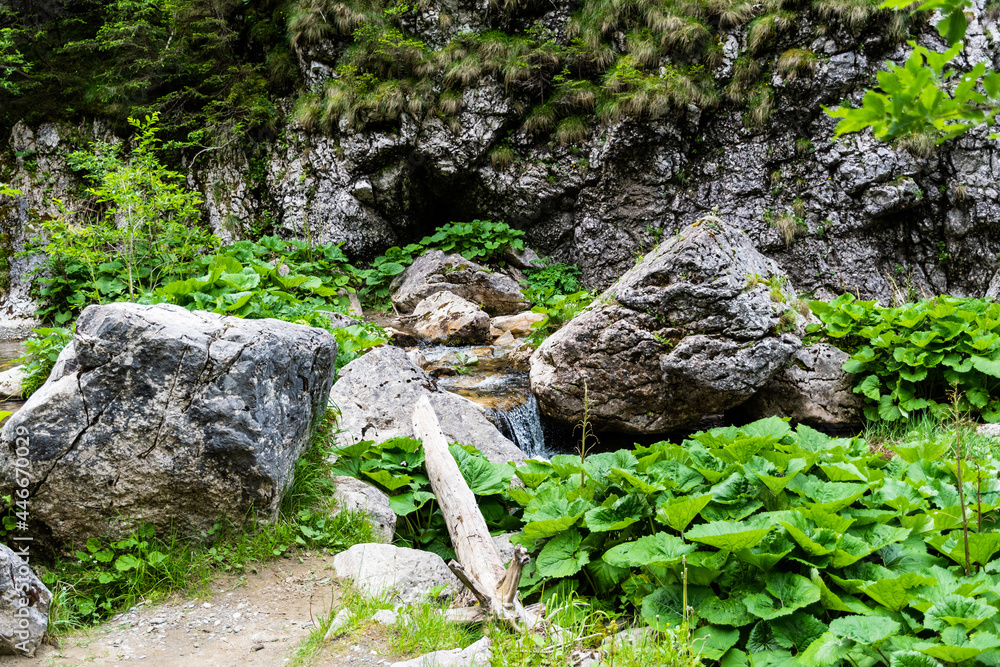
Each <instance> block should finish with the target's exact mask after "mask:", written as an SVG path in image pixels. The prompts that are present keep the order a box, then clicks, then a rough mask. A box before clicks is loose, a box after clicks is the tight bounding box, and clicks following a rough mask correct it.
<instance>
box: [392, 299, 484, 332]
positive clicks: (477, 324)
mask: <svg viewBox="0 0 1000 667" xmlns="http://www.w3.org/2000/svg"><path fill="white" fill-rule="evenodd" d="M405 319H406V320H407V321H408V322H410V323H411V326H412V328H413V333H414V334H416V335H417V337H418V338H420V339H421V340H424V341H426V342H428V343H451V344H469V343H485V342H487V341H488V340H489V339H490V316H489V315H487V314H486V313H485V312H483V310H482V309H480V308H479V306H477V305H476V304H474V303H472V302H471V301H467V300H465V299H463V298H462V297H460V296H458V295H455V294H452V293H451V292H435V293H434V294H432V295H430V296H429V297H427V298H426V299H424V300H423V301H421V302H420V303H418V304H417V307H416V308H414V309H413V315H412V316H411V317H408V318H405Z"/></svg>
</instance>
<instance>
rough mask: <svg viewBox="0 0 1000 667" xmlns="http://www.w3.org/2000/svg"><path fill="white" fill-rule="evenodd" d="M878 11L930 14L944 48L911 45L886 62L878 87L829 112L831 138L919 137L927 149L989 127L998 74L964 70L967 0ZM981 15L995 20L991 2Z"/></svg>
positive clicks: (903, 3)
mask: <svg viewBox="0 0 1000 667" xmlns="http://www.w3.org/2000/svg"><path fill="white" fill-rule="evenodd" d="M882 7H885V8H889V9H897V10H910V11H912V12H914V13H918V12H928V13H930V12H935V13H936V16H937V17H938V21H937V29H938V32H939V33H940V35H941V37H943V38H944V39H945V41H946V42H947V43H948V45H949V48H948V49H947V50H946V51H944V52H943V53H936V52H933V51H930V50H929V49H927V48H926V47H924V46H918V45H917V43H916V42H912V41H911V42H910V47H911V49H912V51H911V53H910V55H909V57H908V58H907V59H906V62H905V63H903V64H902V66H900V65H897V64H895V63H891V62H890V63H886V71H883V72H879V73H878V86H877V87H876V88H875V89H873V90H869V91H867V92H866V93H865V96H864V98H863V99H862V103H861V106H860V107H857V108H852V107H851V106H841V107H839V108H837V109H833V110H830V111H829V114H830V115H831V116H833V117H835V118H840V119H841V121H840V122H839V123H838V124H837V134H838V135H841V134H847V133H851V132H859V131H861V130H864V129H868V128H870V129H871V130H872V132H873V133H874V134H875V136H876V137H878V138H879V139H886V140H888V139H902V140H904V141H907V142H909V143H910V144H912V143H913V141H914V139H919V138H925V139H926V140H927V141H928V142H929V143H930V145H933V144H935V143H937V144H940V143H942V142H944V141H947V140H948V139H951V138H954V137H957V136H959V135H961V134H964V133H965V132H968V131H969V130H971V129H972V128H974V127H977V126H980V125H987V126H992V125H993V124H994V121H995V118H996V115H997V112H998V111H1000V73H997V71H996V70H995V69H994V68H993V64H992V63H989V62H979V63H974V64H972V65H971V67H967V66H966V65H965V63H964V62H963V60H964V59H963V58H962V53H963V50H964V43H963V40H964V39H965V36H966V31H967V30H968V25H969V17H968V16H967V12H969V14H970V15H971V12H970V10H971V9H973V7H972V2H971V0H919V1H918V2H911V1H910V0H884V2H883V3H882ZM986 16H987V17H992V19H993V20H995V19H996V6H995V4H992V3H990V4H988V5H987V11H986ZM994 136H996V135H994Z"/></svg>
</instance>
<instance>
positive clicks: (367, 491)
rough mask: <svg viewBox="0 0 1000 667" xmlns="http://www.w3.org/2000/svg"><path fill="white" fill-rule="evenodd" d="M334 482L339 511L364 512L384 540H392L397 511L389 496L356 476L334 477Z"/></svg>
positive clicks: (335, 498)
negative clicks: (393, 508)
mask: <svg viewBox="0 0 1000 667" xmlns="http://www.w3.org/2000/svg"><path fill="white" fill-rule="evenodd" d="M333 483H334V485H335V487H336V488H335V489H334V492H333V498H334V500H336V501H337V512H364V513H365V514H367V515H368V518H369V520H370V521H371V524H372V528H374V529H375V532H376V533H377V534H378V535H379V536H380V537H381V538H382V540H383V541H385V542H392V536H393V535H394V534H395V532H396V513H395V512H393V511H392V507H391V506H390V505H389V496H387V495H385V494H384V493H382V491H381V490H379V489H376V488H375V487H374V486H372V485H371V484H365V483H364V482H362V481H361V480H360V479H355V478H354V477H346V476H342V477H334V478H333Z"/></svg>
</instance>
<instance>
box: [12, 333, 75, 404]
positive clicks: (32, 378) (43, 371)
mask: <svg viewBox="0 0 1000 667" xmlns="http://www.w3.org/2000/svg"><path fill="white" fill-rule="evenodd" d="M71 340H73V331H72V330H71V329H62V328H51V329H47V328H42V329H34V330H33V334H32V336H31V338H29V339H28V340H27V341H25V343H24V348H25V351H24V356H22V357H21V358H19V359H17V363H19V364H24V369H23V370H24V372H25V378H24V380H23V381H22V382H21V394H22V396H23V397H24V398H28V397H29V396H31V395H32V394H34V393H35V392H36V391H38V389H39V388H40V387H41V386H42V385H43V384H45V381H46V380H47V379H49V374H50V373H51V372H52V368H53V367H54V366H55V365H56V360H57V359H58V358H59V353H60V352H62V351H63V348H65V347H66V346H67V345H69V343H70V341H71Z"/></svg>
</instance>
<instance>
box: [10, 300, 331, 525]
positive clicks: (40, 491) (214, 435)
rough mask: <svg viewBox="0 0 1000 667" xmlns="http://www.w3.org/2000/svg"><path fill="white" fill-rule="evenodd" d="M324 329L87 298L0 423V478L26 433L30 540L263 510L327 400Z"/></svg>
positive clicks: (277, 493)
mask: <svg viewBox="0 0 1000 667" xmlns="http://www.w3.org/2000/svg"><path fill="white" fill-rule="evenodd" d="M336 353H337V345H336V342H335V341H334V339H333V337H332V336H330V335H329V334H328V333H326V332H325V331H322V330H320V329H314V328H311V327H305V326H301V325H297V324H289V323H287V322H280V321H278V320H243V319H239V318H235V317H225V318H224V317H221V316H219V315H215V314H211V313H204V312H194V313H193V312H189V311H187V310H185V309H183V308H180V307H177V306H171V305H166V304H159V305H155V306H143V305H137V304H128V303H118V304H112V305H107V306H90V307H88V308H86V309H85V310H84V311H83V313H82V314H81V315H80V318H79V319H78V320H77V330H76V335H75V337H74V340H73V342H72V343H71V344H70V345H69V346H68V347H67V348H66V349H64V350H63V352H62V354H60V356H59V359H58V361H57V363H56V367H55V369H54V370H53V372H52V374H51V375H50V376H49V379H48V381H47V382H46V383H45V385H43V386H42V387H41V388H40V389H39V390H38V391H37V392H35V394H33V395H32V397H31V398H30V399H29V400H28V402H27V403H26V404H25V405H24V407H23V408H22V409H21V410H20V411H19V412H17V413H16V414H15V415H14V416H13V417H11V418H10V420H8V421H7V423H6V425H5V426H4V429H3V432H2V434H0V487H2V493H4V494H7V493H10V492H11V491H12V490H13V489H14V488H15V486H16V479H17V476H18V473H17V469H16V468H15V467H14V462H15V460H16V459H17V458H19V457H18V456H17V448H18V442H19V441H18V438H27V439H28V441H29V442H28V445H27V448H28V455H27V459H28V462H29V466H30V469H31V477H32V480H33V482H32V486H31V498H32V512H31V518H32V520H33V521H34V522H37V524H36V528H38V529H39V530H37V531H36V533H37V534H38V536H39V537H41V536H43V535H44V536H51V538H50V539H51V540H52V541H53V542H55V543H59V544H66V543H70V542H73V541H74V540H78V539H79V538H80V536H92V535H103V536H109V537H112V538H116V539H120V538H121V537H122V536H123V535H125V534H127V533H128V532H129V531H130V530H131V529H132V528H133V527H134V525H135V524H136V523H137V522H139V521H143V522H149V523H152V524H154V525H155V526H156V528H157V530H158V532H159V534H161V535H167V534H169V533H170V531H177V532H178V533H179V534H181V535H201V534H202V533H203V532H207V531H208V530H209V529H211V528H212V526H213V525H215V524H216V522H218V521H219V519H220V518H225V519H228V520H231V521H233V522H234V523H235V524H237V525H239V524H241V523H242V522H243V521H244V520H245V518H246V516H247V515H248V512H249V511H250V510H251V508H252V509H253V510H254V511H255V512H256V514H257V516H258V517H259V518H261V519H268V518H272V517H274V516H275V515H276V513H277V511H278V506H279V503H280V501H281V496H282V494H283V492H284V490H285V489H286V488H287V487H288V485H289V484H290V483H291V481H292V474H293V471H294V466H295V462H296V460H297V459H298V458H299V455H300V454H301V453H302V452H303V451H304V450H305V448H306V447H307V446H308V438H309V434H310V430H311V426H312V423H313V420H314V418H315V416H316V414H317V412H318V411H320V410H324V409H325V408H326V400H327V395H328V394H329V388H330V384H331V382H332V373H333V362H334V358H335V357H336Z"/></svg>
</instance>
